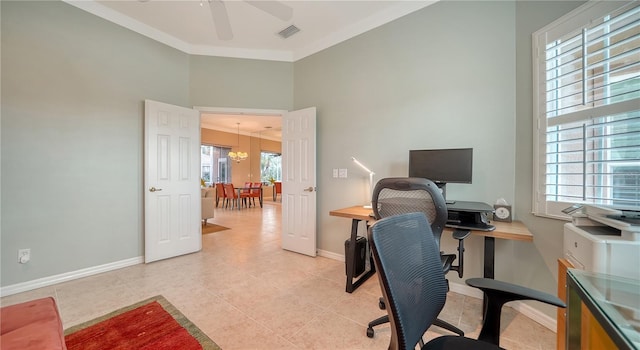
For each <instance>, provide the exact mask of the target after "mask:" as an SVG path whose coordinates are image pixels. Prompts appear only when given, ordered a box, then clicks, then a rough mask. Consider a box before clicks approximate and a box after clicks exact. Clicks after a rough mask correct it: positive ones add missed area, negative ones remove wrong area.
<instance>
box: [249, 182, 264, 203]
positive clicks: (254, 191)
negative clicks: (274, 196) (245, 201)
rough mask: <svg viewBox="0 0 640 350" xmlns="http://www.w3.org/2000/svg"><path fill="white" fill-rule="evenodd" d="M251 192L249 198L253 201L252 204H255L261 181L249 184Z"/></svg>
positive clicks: (258, 195) (258, 196)
mask: <svg viewBox="0 0 640 350" xmlns="http://www.w3.org/2000/svg"><path fill="white" fill-rule="evenodd" d="M251 187H252V188H251V192H250V193H249V198H251V201H252V202H253V206H254V207H255V206H256V198H258V201H260V192H261V189H262V182H254V183H253V185H251Z"/></svg>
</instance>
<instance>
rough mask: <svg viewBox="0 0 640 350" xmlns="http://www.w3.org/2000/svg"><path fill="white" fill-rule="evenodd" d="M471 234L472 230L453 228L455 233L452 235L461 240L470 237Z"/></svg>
mask: <svg viewBox="0 0 640 350" xmlns="http://www.w3.org/2000/svg"><path fill="white" fill-rule="evenodd" d="M470 234H471V230H460V229H455V230H453V233H452V234H451V235H452V236H453V238H455V239H457V240H459V241H461V240H463V239H465V238H467V237H469V235H470Z"/></svg>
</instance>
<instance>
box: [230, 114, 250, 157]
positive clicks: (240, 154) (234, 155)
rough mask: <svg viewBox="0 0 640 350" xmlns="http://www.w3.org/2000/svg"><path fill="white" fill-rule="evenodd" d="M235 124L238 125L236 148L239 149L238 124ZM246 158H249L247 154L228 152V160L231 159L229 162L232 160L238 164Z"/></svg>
mask: <svg viewBox="0 0 640 350" xmlns="http://www.w3.org/2000/svg"><path fill="white" fill-rule="evenodd" d="M236 124H238V148H240V123H236ZM247 157H249V154H247V152H241V151H238V152H229V158H231V160H233V161H234V162H238V163H240V161H241V160H245V159H247Z"/></svg>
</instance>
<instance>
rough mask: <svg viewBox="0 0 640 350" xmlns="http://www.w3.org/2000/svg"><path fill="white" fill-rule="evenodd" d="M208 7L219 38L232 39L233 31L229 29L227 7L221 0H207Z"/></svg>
mask: <svg viewBox="0 0 640 350" xmlns="http://www.w3.org/2000/svg"><path fill="white" fill-rule="evenodd" d="M209 9H211V16H212V17H213V25H214V26H215V27H216V33H217V34H218V38H219V39H220V40H231V39H233V31H232V30H231V22H229V14H228V13H227V7H226V6H225V5H224V2H222V1H221V0H209Z"/></svg>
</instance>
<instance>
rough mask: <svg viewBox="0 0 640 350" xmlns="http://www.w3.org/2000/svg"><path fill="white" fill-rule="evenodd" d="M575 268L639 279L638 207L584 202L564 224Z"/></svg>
mask: <svg viewBox="0 0 640 350" xmlns="http://www.w3.org/2000/svg"><path fill="white" fill-rule="evenodd" d="M563 250H564V257H565V258H566V259H567V260H569V261H570V262H571V263H572V264H573V266H574V267H575V268H578V269H582V270H587V271H593V272H600V273H606V274H609V275H615V276H622V277H627V278H633V279H636V280H640V211H638V210H635V211H634V210H618V209H611V208H608V207H601V206H595V205H585V206H583V207H582V209H581V210H580V211H579V212H576V213H574V214H572V222H571V223H567V224H565V225H564V249H563Z"/></svg>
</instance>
